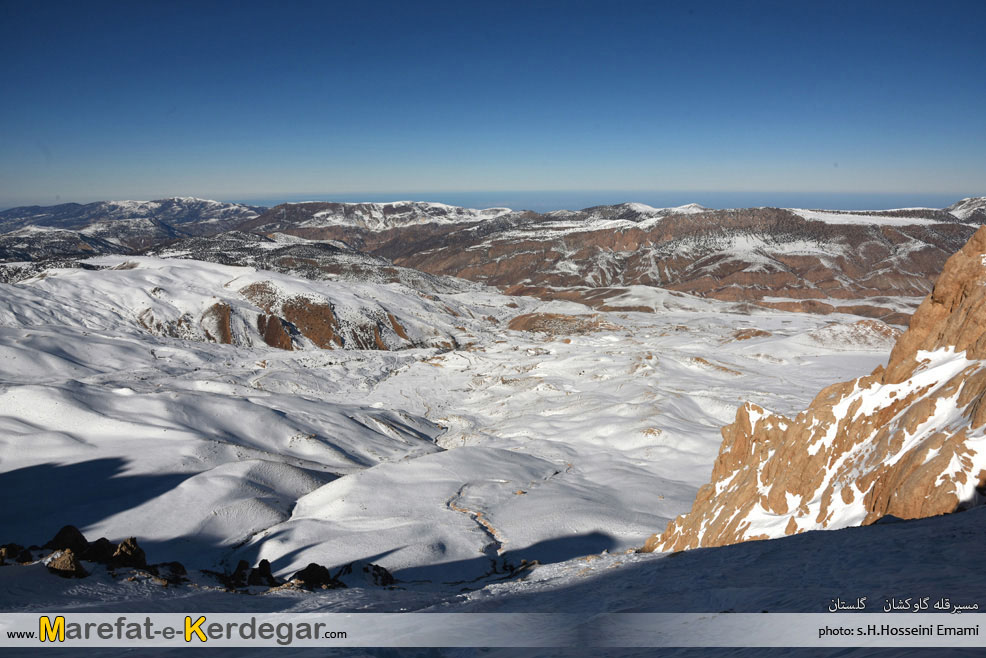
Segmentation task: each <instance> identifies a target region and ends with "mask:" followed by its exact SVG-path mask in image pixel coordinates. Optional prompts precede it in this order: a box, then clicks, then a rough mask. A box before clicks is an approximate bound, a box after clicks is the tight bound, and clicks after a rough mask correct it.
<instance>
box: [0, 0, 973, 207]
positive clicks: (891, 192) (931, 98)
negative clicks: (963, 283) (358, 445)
mask: <svg viewBox="0 0 986 658" xmlns="http://www.w3.org/2000/svg"><path fill="white" fill-rule="evenodd" d="M984 25H986V2H983V1H982V0H976V1H972V2H949V1H947V0H945V1H942V0H939V1H937V2H921V3H913V4H911V3H907V2H904V1H898V2H886V3H883V2H870V1H861V2H835V1H826V2H807V1H801V0H785V1H783V2H740V1H735V2H722V3H717V2H702V3H696V2H673V3H672V2H668V3H664V2H657V1H653V0H652V1H649V2H630V1H627V2H622V1H619V0H607V1H603V2H578V1H574V0H573V1H567V2H562V1H560V0H559V1H557V2H537V1H533V0H528V1H525V2H506V1H497V2H493V1H478V0H477V1H473V0H458V1H456V2H448V3H434V2H424V1H422V2H411V1H404V2H394V3H390V2H386V3H384V2H372V1H369V0H367V1H359V2H352V1H348V2H338V3H337V2H329V1H321V2H283V1H282V2H276V3H275V2H271V1H266V2H257V3H251V2H239V3H225V2H222V3H220V2H149V1H144V0H136V1H130V2H113V3H106V2H94V1H90V0H85V1H75V2H55V1H51V0H45V1H37V0H30V1H25V2H21V1H19V0H0V207H10V206H14V205H23V204H52V203H58V202H66V201H79V202H85V201H93V200H98V199H108V198H110V199H121V198H137V199H147V198H161V197H165V196H175V195H180V196H202V197H207V198H217V199H224V200H231V199H236V200H248V199H261V200H278V199H288V198H294V199H300V198H306V197H307V198H316V197H325V198H328V197H329V196H330V195H331V196H333V197H334V198H347V197H349V196H351V197H352V200H360V198H361V197H365V198H370V197H371V196H374V197H380V196H381V195H382V196H387V195H390V194H398V195H399V196H403V197H408V196H410V197H417V198H424V197H425V196H427V198H428V199H429V200H439V201H442V200H454V199H455V198H462V196H463V194H464V193H469V194H478V195H479V196H480V197H481V196H482V195H483V194H486V195H487V197H489V198H491V199H492V198H495V197H497V195H499V196H501V197H504V198H509V197H510V194H514V196H516V195H517V194H526V195H527V198H531V199H534V198H536V197H537V192H538V191H541V190H551V191H553V193H554V194H556V195H557V194H559V193H562V196H564V194H563V193H565V192H572V193H573V194H574V193H578V194H580V195H583V196H584V197H585V198H586V199H589V198H591V197H592V194H591V192H592V191H594V190H611V191H612V190H634V191H638V193H637V194H636V196H638V198H637V199H634V200H641V201H647V199H645V198H642V196H646V193H648V192H649V193H651V196H653V197H655V198H657V197H661V198H665V197H671V196H673V197H675V198H680V199H681V201H682V202H685V201H692V200H694V201H699V202H701V201H702V200H703V199H702V198H701V194H698V192H699V191H704V192H708V193H710V194H711V195H713V196H714V195H715V194H720V195H722V194H727V195H728V194H729V193H735V194H738V195H747V196H750V198H753V197H757V198H763V199H764V200H763V203H764V204H767V203H769V202H770V195H772V194H773V195H776V196H777V197H778V198H780V197H783V198H785V199H787V198H791V199H796V198H798V196H797V195H799V194H802V195H807V196H806V197H805V198H807V197H808V196H811V195H815V197H818V196H819V195H822V196H824V195H827V194H830V195H844V198H847V199H848V198H852V195H857V196H859V195H865V194H879V195H883V196H885V197H886V198H888V199H890V200H893V199H894V198H900V199H901V200H904V201H908V203H906V204H896V205H923V204H921V203H915V202H918V201H921V200H922V199H928V200H929V202H928V204H927V205H941V204H940V203H938V202H937V201H938V200H940V199H958V198H960V197H962V196H969V195H983V194H986V158H984V154H986V37H984V32H983V26H984ZM503 191H511V193H510V194H508V193H505V192H503ZM490 192H496V194H488V193H490ZM439 195H440V196H442V197H444V198H437V197H438V196H439ZM661 195H664V196H661ZM675 195H677V196H675ZM757 195H759V196H757ZM895 195H896V196H895ZM477 198H478V197H477ZM580 198H581V197H580ZM931 200H934V201H935V202H931ZM560 203H561V202H560ZM528 205H529V206H533V205H534V204H533V203H531V204H528ZM586 205H590V204H586ZM711 205H714V204H711ZM757 205H760V204H757ZM777 205H781V204H780V203H778V204H777ZM787 205H796V204H787ZM805 205H821V204H805ZM889 205H895V204H889Z"/></svg>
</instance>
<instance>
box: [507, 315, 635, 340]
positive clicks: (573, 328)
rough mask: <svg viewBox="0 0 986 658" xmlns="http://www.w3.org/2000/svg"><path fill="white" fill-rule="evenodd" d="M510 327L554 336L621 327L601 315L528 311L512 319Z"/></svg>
mask: <svg viewBox="0 0 986 658" xmlns="http://www.w3.org/2000/svg"><path fill="white" fill-rule="evenodd" d="M507 328H508V329H513V330H514V331H531V332H542V333H547V334H550V335H553V336H565V335H573V334H588V333H592V332H595V331H604V330H614V329H619V327H617V326H616V325H615V324H612V323H610V322H607V321H605V320H603V319H602V317H600V316H599V315H566V314H564V313H526V314H524V315H518V316H516V317H514V318H513V319H511V320H510V324H508V325H507Z"/></svg>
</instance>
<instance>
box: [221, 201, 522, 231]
mask: <svg viewBox="0 0 986 658" xmlns="http://www.w3.org/2000/svg"><path fill="white" fill-rule="evenodd" d="M510 212H511V210H510V209H509V208H486V209H485V210H475V209H472V208H461V207H459V206H450V205H446V204H444V203H431V202H426V201H393V202H390V203H328V202H320V201H313V202H308V203H285V204H282V205H279V206H275V207H273V208H271V209H269V210H267V211H266V212H264V213H263V214H262V215H260V216H259V217H257V218H256V219H252V220H249V221H247V222H245V223H242V224H241V225H240V227H239V228H240V230H249V231H257V232H264V233H270V232H274V231H281V230H284V229H286V228H301V229H313V228H324V227H328V226H348V227H357V228H361V229H366V230H368V231H384V230H387V229H391V228H399V227H402V226H413V225H417V224H456V223H460V222H480V221H484V220H487V219H494V218H496V217H500V216H502V215H506V214H508V213H510Z"/></svg>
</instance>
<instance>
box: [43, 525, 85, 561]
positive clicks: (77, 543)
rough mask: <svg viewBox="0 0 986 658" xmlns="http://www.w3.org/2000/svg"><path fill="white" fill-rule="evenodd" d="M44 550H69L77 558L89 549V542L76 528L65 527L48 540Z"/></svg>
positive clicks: (72, 526) (71, 526)
mask: <svg viewBox="0 0 986 658" xmlns="http://www.w3.org/2000/svg"><path fill="white" fill-rule="evenodd" d="M44 548H50V549H53V550H56V551H61V550H65V549H69V550H71V551H72V552H73V553H74V554H75V555H77V556H78V555H82V554H83V553H84V552H85V550H86V549H87V548H89V542H88V541H87V540H86V538H85V536H84V535H83V534H82V533H81V532H80V531H79V529H78V528H76V527H75V526H74V525H67V526H64V527H63V528H62V529H61V530H59V531H58V533H57V534H55V536H54V537H52V538H51V539H50V540H48V543H46V544H45V545H44Z"/></svg>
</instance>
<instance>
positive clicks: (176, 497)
mask: <svg viewBox="0 0 986 658" xmlns="http://www.w3.org/2000/svg"><path fill="white" fill-rule="evenodd" d="M91 262H94V263H98V264H100V265H104V266H111V265H120V264H123V265H124V267H125V269H107V270H101V271H88V270H52V271H50V272H49V273H48V274H47V276H44V277H39V278H37V279H33V280H28V281H24V282H21V283H20V284H17V285H4V286H2V287H0V300H2V302H0V363H3V370H2V372H3V380H2V383H0V385H2V389H0V425H2V426H3V429H4V432H3V434H2V435H0V436H2V438H0V468H2V471H3V476H0V477H4V478H5V479H6V480H7V481H8V482H15V483H17V485H18V486H29V487H32V488H31V492H32V493H31V495H30V496H27V497H26V498H27V499H29V500H31V502H30V507H31V510H32V513H25V511H24V510H23V509H17V510H8V512H7V515H8V516H7V518H5V519H4V521H3V523H2V524H0V525H2V526H3V527H4V528H5V529H6V531H7V532H8V533H9V534H10V536H9V538H8V539H9V540H11V541H20V542H21V543H25V544H26V543H32V542H41V541H44V540H45V539H47V537H46V535H51V534H53V533H54V532H55V531H56V530H57V529H58V527H60V526H61V525H63V524H67V523H72V524H74V525H78V526H79V527H81V528H82V529H83V530H84V532H86V533H87V534H88V535H93V536H100V535H105V536H107V537H110V538H114V539H115V538H122V537H124V536H131V535H136V536H137V537H138V538H141V539H142V540H143V541H144V542H146V543H147V546H148V552H149V554H150V557H151V559H157V560H168V559H180V560H182V561H186V562H187V563H189V564H190V565H195V566H198V567H208V568H222V567H224V566H228V565H229V564H230V561H232V563H233V564H235V561H236V560H238V559H240V558H241V557H242V558H245V559H248V560H256V559H259V558H261V557H266V558H268V559H270V560H271V562H272V564H273V565H274V568H275V570H276V571H277V572H279V573H281V574H289V573H290V572H293V570H296V569H298V568H300V567H303V566H305V565H306V564H308V562H313V561H314V562H319V563H321V564H327V565H336V566H337V565H340V564H344V563H346V562H349V561H352V560H355V559H367V560H371V561H374V562H377V563H379V564H381V565H383V566H385V567H386V568H388V569H391V570H392V571H393V572H394V573H395V575H398V576H403V577H405V578H408V579H420V580H429V581H433V582H448V581H458V580H469V579H471V578H476V577H479V576H482V575H484V574H486V573H487V572H488V571H489V570H490V569H491V565H492V567H496V565H497V564H498V562H497V561H498V560H499V561H500V563H502V561H504V560H506V561H509V562H511V563H516V562H517V561H519V559H528V560H532V559H538V560H541V561H542V562H556V561H558V560H560V559H567V558H571V557H575V556H576V555H580V554H584V553H588V552H598V551H600V550H603V549H608V550H625V549H627V548H631V547H633V546H638V545H640V544H642V542H643V541H644V539H645V538H646V537H647V536H648V535H649V534H651V533H653V532H654V531H655V530H657V529H660V528H662V527H663V526H664V525H665V524H666V522H667V521H668V519H670V518H672V517H674V516H675V515H677V514H678V513H681V512H683V511H685V510H686V509H687V508H688V507H689V506H690V504H691V501H692V498H693V496H694V493H695V490H696V489H697V487H698V486H699V485H700V484H702V483H703V482H704V481H705V480H706V478H707V476H708V470H709V467H710V465H711V463H712V461H713V458H714V456H715V454H716V452H717V449H718V445H719V434H718V430H719V427H720V426H721V425H723V424H724V423H726V422H729V421H730V420H731V419H732V417H733V415H734V412H735V408H736V406H738V405H739V404H740V403H742V402H743V401H744V400H746V399H752V400H754V401H756V402H758V403H759V404H762V405H763V406H765V407H767V408H771V409H777V410H782V411H791V410H794V409H797V408H799V407H801V406H803V405H804V404H805V402H807V400H809V399H810V398H811V396H812V395H813V394H814V393H815V392H816V391H817V390H818V389H819V388H821V386H823V385H824V384H826V383H829V382H831V381H837V380H840V379H845V378H847V377H850V376H855V375H859V374H862V373H863V372H866V371H868V370H870V369H872V367H873V366H875V365H876V364H877V363H879V362H881V361H883V360H884V359H885V356H886V349H885V346H880V349H878V350H875V351H874V350H873V348H872V346H864V347H863V348H862V350H861V351H860V347H859V346H858V345H845V344H838V343H839V335H838V334H833V342H832V343H831V344H824V343H819V342H818V341H811V342H808V341H805V340H802V339H801V338H800V337H801V336H803V335H805V334H807V333H810V332H814V331H816V330H818V329H820V328H822V327H823V326H825V325H827V324H828V323H829V322H830V321H831V319H832V318H833V317H838V316H827V317H825V318H824V319H822V318H819V317H817V316H802V315H795V314H786V313H780V312H776V313H773V312H764V313H762V314H758V315H738V314H734V313H730V312H728V311H729V310H730V309H731V308H732V307H731V306H730V305H728V304H719V303H716V302H710V301H707V300H699V299H696V298H693V297H690V296H687V295H680V294H672V293H663V291H659V292H662V293H663V294H661V295H660V297H662V298H663V301H658V299H657V298H656V297H654V296H653V295H654V293H651V300H650V303H651V304H653V305H654V307H655V308H658V307H660V308H661V309H662V312H660V313H654V314H651V313H610V314H606V319H607V320H608V321H609V322H611V323H612V324H613V325H614V326H615V327H617V329H614V330H608V331H602V332H599V333H594V334H588V335H580V336H572V337H569V338H568V341H569V342H565V341H563V340H562V337H560V336H559V337H555V338H551V337H548V336H545V335H543V334H522V333H515V332H508V331H504V329H503V327H504V326H505V323H506V320H508V319H509V317H511V316H513V315H515V314H518V313H522V312H531V311H547V312H563V313H587V312H589V310H588V309H586V308H585V307H583V306H581V305H578V304H573V303H563V302H557V303H543V302H539V301H537V300H533V299H529V298H513V297H511V298H506V297H503V296H501V295H499V294H497V293H495V292H468V293H459V294H455V295H444V296H441V299H440V303H439V302H432V301H430V300H425V299H423V298H421V297H412V296H411V295H409V294H407V291H404V292H399V291H395V290H394V289H393V286H384V285H372V284H365V285H363V286H358V285H353V284H345V285H343V284H330V283H326V282H312V281H305V280H301V279H292V278H291V277H286V276H284V275H277V274H276V273H272V272H258V271H256V270H253V269H252V268H236V267H227V266H221V265H215V264H209V263H201V262H197V261H179V260H175V261H168V260H163V259H154V258H139V259H134V258H130V259H125V258H123V257H101V258H99V259H93V261H91ZM256 280H266V281H274V282H275V283H276V284H277V286H278V288H280V289H283V290H286V291H289V292H292V293H294V294H315V295H321V296H323V297H325V298H330V299H332V300H334V301H336V302H337V303H338V304H340V306H341V305H342V304H343V303H345V302H347V301H349V300H352V299H358V300H362V301H365V300H367V299H373V300H376V301H377V302H379V303H383V304H384V305H390V306H391V307H394V308H395V309H399V312H400V313H402V314H403V315H402V317H404V318H407V317H410V318H412V319H414V320H415V322H417V323H418V324H412V323H410V322H409V323H408V324H409V325H410V326H411V328H413V329H415V330H418V331H422V332H424V331H426V330H427V326H426V324H425V321H426V320H430V321H431V326H448V330H449V331H452V332H456V335H457V340H458V343H459V344H460V345H463V346H465V347H463V348H460V349H456V350H452V351H443V350H437V349H420V348H419V349H405V350H401V351H399V352H385V351H383V352H381V351H362V350H336V351H326V350H316V349H307V350H303V351H295V352H290V351H282V350H277V349H273V348H270V347H268V346H266V345H264V344H260V343H258V344H251V345H241V346H231V345H218V344H212V343H205V342H196V341H195V340H182V339H178V338H170V337H166V336H159V335H153V334H149V333H148V332H147V331H146V330H145V329H144V328H143V327H141V326H140V324H139V323H137V322H136V321H135V317H136V315H137V314H138V313H139V311H140V309H142V308H144V306H145V305H151V307H152V308H154V309H155V313H156V314H158V315H160V316H162V317H164V316H169V314H170V316H169V317H174V316H175V315H176V314H178V315H179V316H180V314H181V313H185V312H189V313H191V312H192V311H198V310H201V309H203V308H205V307H207V306H208V305H210V304H212V303H214V302H215V301H216V300H217V297H214V296H213V295H214V294H215V293H216V292H218V291H222V290H224V289H225V290H226V291H235V290H238V289H239V288H240V287H242V286H243V285H246V284H248V283H250V282H253V281H256ZM333 286H335V287H333ZM346 286H349V287H348V288H347V287H346ZM154 288H162V289H163V291H164V292H158V293H157V294H156V295H152V294H150V291H152V290H153V289H154ZM652 290H653V289H643V288H640V289H639V290H638V289H634V292H632V293H628V294H633V295H637V296H640V295H643V294H644V293H645V292H647V291H652ZM346 295H349V296H348V297H347V296H346ZM225 299H227V300H229V299H232V297H226V298H225ZM425 302H428V304H426V303H425ZM508 303H515V304H519V307H518V308H516V309H513V308H510V307H508V306H507V304H508ZM353 304H354V305H355V304H356V302H353ZM415 304H418V306H417V307H415ZM443 307H447V308H448V309H457V311H456V313H457V314H458V316H457V317H456V316H451V315H450V314H449V313H448V312H446V311H444V310H441V309H442V308H443ZM846 321H847V322H848V321H849V319H848V318H846ZM453 322H454V323H456V324H459V325H460V326H459V328H455V327H452V326H451V324H452V323H453ZM460 323H461V324H460ZM744 327H757V328H763V329H766V330H768V331H770V332H771V333H772V334H773V335H772V336H770V337H769V338H761V339H756V340H749V341H742V342H735V341H732V339H731V335H732V333H733V332H734V331H735V330H736V329H738V328H744ZM410 330H411V329H409V331H410ZM189 338H195V336H189ZM199 340H204V339H202V338H201V337H200V338H199ZM846 350H850V351H849V352H847V351H846ZM808 364H811V366H812V367H811V368H805V367H801V366H803V365H808ZM28 446H30V447H28ZM42 480H48V481H58V482H65V483H69V484H66V485H64V486H61V485H60V486H56V487H52V488H51V489H50V490H46V489H44V488H39V487H36V486H35V485H34V484H33V483H37V482H40V481H42ZM49 486H50V485H49ZM73 486H78V487H80V488H81V489H80V491H81V490H85V491H87V492H88V493H86V494H85V495H78V496H69V497H68V498H65V497H64V496H63V494H66V493H67V492H68V491H71V490H72V489H71V487H73ZM478 513H482V515H483V518H484V519H485V520H486V521H487V522H488V523H489V525H490V526H491V527H492V528H494V529H495V530H494V531H487V530H486V529H484V528H483V526H482V525H481V524H479V523H477V521H476V518H475V517H476V515H477V514H478ZM234 547H239V548H235V549H234Z"/></svg>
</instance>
